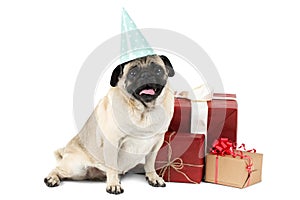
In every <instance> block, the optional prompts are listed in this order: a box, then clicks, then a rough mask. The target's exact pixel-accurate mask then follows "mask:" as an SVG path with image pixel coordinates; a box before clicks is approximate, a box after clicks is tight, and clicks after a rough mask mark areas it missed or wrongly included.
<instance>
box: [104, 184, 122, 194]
mask: <svg viewBox="0 0 300 200" xmlns="http://www.w3.org/2000/svg"><path fill="white" fill-rule="evenodd" d="M106 192H108V193H110V194H122V193H123V192H124V189H123V188H122V187H121V185H120V184H118V185H108V186H107V187H106Z"/></svg>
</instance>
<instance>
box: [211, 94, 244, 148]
mask: <svg viewBox="0 0 300 200" xmlns="http://www.w3.org/2000/svg"><path fill="white" fill-rule="evenodd" d="M235 98H236V95H235V94H219V93H215V94H214V96H213V100H212V101H208V102H207V104H208V120H207V151H209V150H210V149H211V147H212V145H213V143H214V141H215V140H216V139H219V138H228V139H229V140H230V141H232V142H236V141H237V113H238V109H237V108H238V106H237V101H236V100H235Z"/></svg>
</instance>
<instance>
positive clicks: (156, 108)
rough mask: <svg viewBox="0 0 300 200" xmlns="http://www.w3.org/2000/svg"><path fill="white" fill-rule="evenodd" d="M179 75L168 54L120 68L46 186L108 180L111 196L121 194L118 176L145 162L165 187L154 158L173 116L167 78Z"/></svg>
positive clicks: (154, 182)
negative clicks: (156, 168) (88, 180)
mask: <svg viewBox="0 0 300 200" xmlns="http://www.w3.org/2000/svg"><path fill="white" fill-rule="evenodd" d="M174 74H175V72H174V69H173V67H172V65H171V62H170V61H169V59H168V58H167V57H166V56H163V55H150V56H145V57H142V58H138V59H135V60H132V61H129V62H126V63H123V64H121V65H118V66H117V67H116V68H115V69H114V70H113V73H112V75H111V80H110V85H111V86H112V87H111V88H110V90H109V91H108V93H107V95H106V96H105V97H104V98H103V99H102V100H100V101H99V103H98V105H97V106H96V108H95V109H94V111H93V113H92V114H91V115H90V117H89V119H88V120H87V122H86V123H85V125H84V126H83V128H82V129H81V130H80V131H79V133H78V134H77V135H76V136H75V137H74V138H73V139H72V140H71V141H70V142H69V143H68V144H67V145H66V147H64V148H61V149H59V150H57V151H56V152H55V156H56V159H57V161H58V164H57V166H56V168H54V169H53V170H52V171H51V172H50V173H49V175H48V176H47V177H46V178H45V179H44V182H45V184H46V185H47V186H49V187H55V186H58V185H59V184H60V182H61V181H62V180H65V179H71V180H84V179H99V180H105V179H106V183H107V187H106V191H107V192H108V193H111V194H120V193H123V191H124V190H123V188H122V187H121V183H120V177H119V176H120V175H122V174H125V173H126V172H128V171H129V170H130V169H133V168H134V167H135V166H136V165H138V164H140V163H144V171H145V177H146V180H147V181H148V183H149V184H150V185H151V186H154V187H165V182H164V180H163V179H162V178H161V177H159V176H158V174H157V173H156V171H155V159H156V155H157V152H158V150H159V149H160V147H161V145H162V143H163V140H164V134H165V132H166V131H167V129H168V127H169V124H170V121H171V119H172V116H173V111H174V93H173V91H172V89H171V88H170V86H169V83H168V77H173V76H174Z"/></svg>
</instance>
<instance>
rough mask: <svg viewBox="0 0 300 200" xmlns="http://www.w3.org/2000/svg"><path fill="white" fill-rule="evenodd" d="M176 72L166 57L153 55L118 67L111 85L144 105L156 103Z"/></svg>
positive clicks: (112, 77)
mask: <svg viewBox="0 0 300 200" xmlns="http://www.w3.org/2000/svg"><path fill="white" fill-rule="evenodd" d="M174 74H175V72H174V69H173V67H172V65H171V62H170V61H169V59H168V58H167V57H166V56H162V55H161V56H158V55H151V56H145V57H142V58H137V59H135V60H132V61H129V62H126V63H123V64H121V65H118V66H117V67H116V68H115V69H114V71H113V73H112V76H111V80H110V85H111V86H112V87H120V88H121V89H123V90H124V91H126V92H127V93H128V94H129V95H131V96H133V97H134V98H135V99H137V100H139V101H141V102H142V103H144V104H145V103H149V102H152V101H154V100H155V99H156V98H157V97H158V96H159V95H160V94H161V92H162V90H163V89H164V87H165V85H166V83H167V79H168V77H172V76H174Z"/></svg>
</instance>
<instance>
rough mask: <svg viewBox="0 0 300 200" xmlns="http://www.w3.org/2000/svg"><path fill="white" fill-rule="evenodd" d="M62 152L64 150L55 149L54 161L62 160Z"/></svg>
mask: <svg viewBox="0 0 300 200" xmlns="http://www.w3.org/2000/svg"><path fill="white" fill-rule="evenodd" d="M64 150H65V148H60V149H57V150H56V151H55V152H54V156H55V158H56V161H60V160H61V159H62V158H63V155H64Z"/></svg>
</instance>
